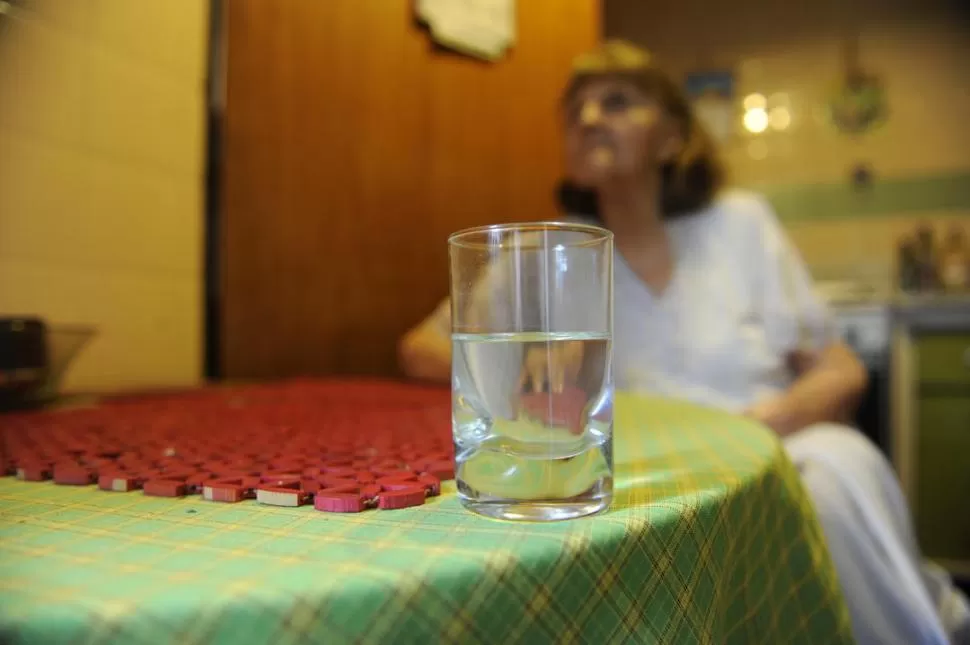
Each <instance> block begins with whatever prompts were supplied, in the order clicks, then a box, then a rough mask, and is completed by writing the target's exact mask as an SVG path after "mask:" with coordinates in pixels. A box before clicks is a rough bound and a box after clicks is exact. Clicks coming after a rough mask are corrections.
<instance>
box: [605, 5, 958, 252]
mask: <svg viewBox="0 0 970 645" xmlns="http://www.w3.org/2000/svg"><path fill="white" fill-rule="evenodd" d="M605 6H606V34H607V36H608V37H615V38H627V39H630V40H633V41H635V42H638V43H639V44H641V45H643V46H645V47H647V48H648V49H650V50H651V51H653V52H654V53H655V54H656V55H657V56H658V59H659V60H660V61H661V63H662V64H663V65H664V66H665V67H667V68H668V69H669V70H670V71H671V72H673V73H674V74H675V75H677V76H679V77H683V76H684V75H685V74H686V73H688V72H690V71H694V70H704V69H731V70H733V72H734V73H735V79H736V106H737V119H736V126H735V134H734V135H733V136H732V137H731V139H730V140H729V141H727V142H726V143H724V144H723V146H722V148H723V153H724V156H725V158H726V161H727V162H728V166H729V169H730V172H731V176H732V179H733V181H734V182H735V183H737V184H741V185H745V186H755V187H763V188H765V189H772V188H777V189H779V190H781V187H788V186H799V185H801V186H804V185H816V184H831V183H843V184H848V182H849V176H850V172H851V169H852V168H853V167H854V166H855V165H856V164H859V163H866V164H868V165H869V166H870V167H871V168H872V169H873V170H874V173H875V175H874V176H875V181H876V182H887V181H893V180H896V179H901V178H923V177H927V178H929V177H933V176H936V175H939V174H947V173H949V174H952V173H954V172H957V173H962V172H967V173H968V174H970V152H968V151H970V119H968V116H967V115H970V92H968V91H967V80H968V79H970V24H968V23H967V21H966V20H965V19H964V20H962V21H961V20H960V19H959V18H958V16H957V14H956V12H955V11H953V8H955V7H956V4H955V3H952V2H949V0H923V1H916V0H855V1H854V2H842V1H841V0H793V1H792V2H775V1H773V0H738V1H736V2H721V3H717V2H710V1H709V0H684V1H683V2H681V3H677V4H671V3H668V4H666V5H664V6H661V5H658V4H657V3H652V2H642V1H640V0H606V3H605ZM853 32H857V33H858V34H859V41H858V43H859V56H860V59H861V62H862V64H863V67H864V68H865V69H867V70H868V71H870V72H871V73H875V74H877V75H879V76H880V77H882V78H883V80H884V83H885V87H886V90H887V95H888V105H889V109H890V114H889V118H888V119H887V120H886V122H885V123H884V124H883V125H882V126H881V127H879V128H877V129H876V130H874V131H873V132H871V133H869V134H865V135H862V136H847V135H845V134H841V133H839V132H837V131H836V130H835V129H834V128H833V127H832V126H831V125H830V124H829V123H828V120H827V118H826V116H825V110H824V105H825V103H826V101H827V98H828V97H829V96H830V94H831V92H832V91H833V88H835V87H837V86H838V84H839V82H840V80H841V78H842V76H843V74H844V71H843V70H844V65H845V63H844V56H845V48H846V42H847V36H848V35H849V34H851V33H853ZM754 92H757V93H761V94H763V95H765V96H768V97H770V96H771V95H774V94H776V93H779V94H780V95H783V96H784V97H785V98H786V99H787V101H788V105H789V108H790V111H791V114H792V122H791V126H790V127H789V128H788V129H787V130H784V131H781V132H772V131H769V132H767V133H765V134H759V135H754V134H751V133H747V132H746V131H745V130H744V129H743V128H742V127H741V114H742V108H741V101H742V98H743V97H744V96H745V95H747V94H749V93H754ZM857 215H858V214H857V213H854V212H852V208H851V205H849V206H848V207H847V208H846V210H845V212H840V213H830V214H828V215H827V216H826V217H825V218H817V219H814V220H811V219H810V220H801V221H797V222H795V223H792V224H791V225H790V230H791V234H792V237H793V238H794V240H795V242H796V244H798V245H799V246H800V247H801V248H802V250H803V252H804V254H805V255H806V257H807V258H808V259H809V261H810V262H811V263H812V264H814V265H816V266H822V267H823V271H824V270H825V269H827V268H829V267H835V266H848V265H851V264H852V263H853V262H861V263H864V264H869V265H873V264H877V265H882V266H883V269H884V270H888V271H891V268H887V267H889V263H891V262H892V261H893V259H894V247H895V245H896V242H897V240H898V236H899V235H900V234H903V233H905V232H908V231H909V230H911V228H912V227H913V225H914V224H915V223H916V222H917V221H920V220H922V219H923V218H924V217H925V218H927V219H929V220H931V221H933V222H936V223H937V224H938V230H939V231H940V232H941V233H942V231H943V230H944V226H945V225H949V224H950V223H952V220H953V219H954V216H956V217H957V218H961V217H962V218H963V219H964V220H966V221H967V222H970V210H966V211H960V210H957V211H953V210H950V211H948V212H946V213H939V212H935V211H933V210H932V209H928V210H927V212H925V213H924V212H919V211H912V210H908V211H907V212H906V213H896V212H892V211H891V209H890V210H887V211H886V212H884V213H880V214H873V213H871V212H870V213H866V215H865V217H858V216H857ZM942 220H947V221H945V222H944V221H942ZM967 225H968V224H966V223H965V224H964V226H967Z"/></svg>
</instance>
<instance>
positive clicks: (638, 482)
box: [0, 396, 851, 645]
mask: <svg viewBox="0 0 970 645" xmlns="http://www.w3.org/2000/svg"><path fill="white" fill-rule="evenodd" d="M616 411H617V423H616V437H617V440H616V448H615V450H616V461H617V490H616V498H615V502H614V505H613V507H612V509H611V510H610V511H609V512H608V513H606V514H604V515H600V516H598V517H594V518H587V519H583V520H575V521H570V522H563V523H555V524H513V523H505V522H499V521H495V520H489V519H485V518H481V517H477V516H475V515H473V514H471V513H469V512H466V511H464V510H463V509H462V508H461V507H460V505H459V503H458V501H457V499H456V498H455V496H454V488H453V486H452V487H447V486H446V487H445V491H444V494H443V495H442V496H441V497H439V498H436V499H433V500H429V503H428V504H426V505H425V506H423V507H420V508H414V509H407V510H400V511H373V512H365V513H361V514H359V515H333V514H324V513H320V512H317V511H315V510H314V509H313V508H312V507H309V508H308V507H303V508H295V509H284V508H276V507H266V506H260V505H258V504H256V503H255V502H244V503H242V504H217V503H207V502H204V501H201V500H200V499H199V498H198V497H189V498H185V499H179V500H168V499H160V498H150V497H145V496H144V495H142V494H141V493H140V492H132V493H104V492H101V491H97V490H95V489H94V488H93V487H87V488H74V487H67V486H55V485H53V484H51V483H24V482H20V481H16V480H14V479H12V478H4V479H0V630H2V631H0V642H10V641H13V642H24V643H179V644H188V643H227V644H235V643H256V642H265V643H296V642H303V641H307V642H317V643H343V642H354V643H391V642H394V643H441V642H455V643H514V642H524V643H543V642H557V643H614V642H617V643H621V642H630V643H714V644H718V645H720V644H723V643H826V644H833V643H848V642H851V636H850V632H849V620H848V615H847V612H846V610H845V607H844V604H843V601H842V598H841V596H840V593H839V590H838V584H837V581H836V577H835V573H834V570H833V568H832V564H831V562H830V561H829V557H828V554H827V552H826V550H825V547H824V544H823V541H822V536H821V533H820V530H819V527H818V525H817V523H816V520H815V518H814V515H813V513H812V510H811V506H810V503H809V501H808V499H807V498H806V495H805V492H804V490H803V488H802V486H801V484H800V482H799V479H798V475H797V473H796V471H795V469H794V467H793V466H792V465H791V463H790V462H789V461H788V459H787V458H786V456H785V454H784V452H783V451H782V449H781V446H780V444H779V443H778V442H777V441H776V440H775V439H774V438H773V437H772V436H771V435H769V433H768V432H767V431H765V430H763V429H762V428H760V427H758V426H756V425H754V424H752V423H750V422H748V421H745V420H743V419H740V418H736V417H733V416H729V415H725V414H722V413H719V412H714V411H710V410H705V409H701V408H697V407H693V406H690V405H685V404H680V403H672V402H666V401H660V400H654V399H639V398H632V397H624V396H621V397H619V398H618V401H617V406H616Z"/></svg>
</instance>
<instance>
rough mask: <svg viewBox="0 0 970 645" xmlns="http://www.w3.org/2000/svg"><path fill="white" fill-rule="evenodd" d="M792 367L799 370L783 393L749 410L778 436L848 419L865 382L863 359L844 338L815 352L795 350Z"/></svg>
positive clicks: (863, 388)
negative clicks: (815, 353) (861, 359)
mask: <svg viewBox="0 0 970 645" xmlns="http://www.w3.org/2000/svg"><path fill="white" fill-rule="evenodd" d="M790 358H791V363H792V368H793V369H794V370H795V373H796V374H798V377H797V378H796V380H795V382H794V383H793V384H792V386H791V387H790V388H789V389H788V390H787V391H786V392H785V393H784V394H782V395H780V396H778V397H776V398H773V399H768V400H767V401H763V402H760V403H758V404H756V405H754V406H753V407H752V408H751V409H750V410H748V414H749V415H750V416H751V417H753V418H755V419H757V420H758V421H760V422H762V423H764V424H765V425H767V426H768V427H770V428H772V429H773V430H775V432H777V433H778V434H779V435H781V436H786V435H790V434H792V433H793V432H797V431H799V430H801V429H802V428H806V427H808V426H810V425H813V424H815V423H823V422H837V423H847V422H849V421H850V420H851V419H852V416H853V414H854V412H855V408H856V406H857V405H858V402H859V398H860V397H861V396H862V394H863V392H864V391H865V389H866V385H867V380H868V377H867V374H866V370H865V367H864V366H863V364H862V362H861V361H860V360H859V359H858V358H857V357H856V355H855V353H854V352H853V351H852V350H851V349H850V348H849V347H848V346H847V345H846V344H845V343H843V342H835V343H832V344H830V345H828V346H827V347H826V348H825V349H823V350H821V352H819V353H818V354H817V355H811V354H808V353H802V352H795V353H793V354H792V355H791V357H790Z"/></svg>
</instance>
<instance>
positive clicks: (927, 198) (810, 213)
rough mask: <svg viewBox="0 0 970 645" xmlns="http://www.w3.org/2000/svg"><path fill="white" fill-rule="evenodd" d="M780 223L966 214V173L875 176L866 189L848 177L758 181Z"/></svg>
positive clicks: (969, 199)
mask: <svg viewBox="0 0 970 645" xmlns="http://www.w3.org/2000/svg"><path fill="white" fill-rule="evenodd" d="M753 188H754V189H755V190H757V191H758V192H760V193H762V194H763V195H765V196H766V197H767V198H768V199H769V200H770V201H771V203H772V205H773V206H774V207H775V211H776V212H777V213H778V217H779V218H781V219H782V220H783V221H786V222H791V221H801V220H813V219H840V218H859V217H879V216H886V215H912V214H916V213H938V214H942V215H961V214H967V213H970V171H964V172H954V173H947V174H934V175H925V176H917V177H902V178H880V177H879V176H878V175H876V176H875V178H874V179H873V181H872V184H871V185H870V186H869V187H868V188H864V189H856V188H854V187H853V186H852V185H851V184H850V183H849V182H848V181H844V182H837V183H818V184H786V185H778V184H772V185H761V186H754V187H753Z"/></svg>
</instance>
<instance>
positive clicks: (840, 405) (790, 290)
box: [748, 200, 867, 435]
mask: <svg viewBox="0 0 970 645" xmlns="http://www.w3.org/2000/svg"><path fill="white" fill-rule="evenodd" d="M751 207H752V212H751V214H752V215H754V216H755V217H754V218H753V219H754V221H755V222H756V223H757V226H756V229H757V231H758V233H757V235H756V236H755V238H754V239H755V246H754V247H753V248H749V250H748V257H750V258H752V262H753V264H752V271H753V272H754V274H755V275H756V276H757V278H756V281H755V283H756V284H757V285H758V286H759V292H760V301H761V303H762V305H761V306H762V309H761V311H762V316H763V320H764V325H765V334H766V337H767V339H768V342H769V346H771V347H772V348H773V349H775V351H777V352H778V355H779V356H783V357H785V359H786V361H787V362H788V366H789V368H790V370H791V374H792V375H793V376H794V382H793V383H792V384H791V385H790V386H789V388H788V389H787V390H786V391H785V392H784V393H783V394H781V395H780V396H777V397H775V398H773V399H769V400H767V401H763V402H762V401H759V402H758V403H756V404H754V405H753V406H752V407H751V409H750V410H749V411H748V413H749V414H750V415H751V416H753V417H755V418H756V419H758V420H760V421H762V422H764V423H765V424H767V425H768V426H770V427H772V428H774V429H775V431H776V432H778V433H779V434H781V435H787V434H791V433H792V432H796V431H798V430H801V429H802V428H805V427H807V426H810V425H812V424H815V423H824V422H839V423H850V422H851V420H852V418H853V416H854V413H855V409H856V406H857V405H858V402H859V399H860V397H861V395H862V393H863V392H864V391H865V388H866V385H867V383H866V381H867V374H866V370H865V367H864V366H863V365H862V362H861V361H860V360H859V359H858V358H857V357H856V355H855V353H854V352H853V351H852V349H850V348H849V347H848V345H846V344H845V343H844V342H842V340H841V339H840V338H839V336H838V333H837V331H836V327H835V324H834V322H833V319H832V313H831V312H830V311H829V308H828V307H827V306H826V304H825V302H824V301H823V300H822V299H821V298H820V297H819V295H818V293H817V292H816V290H815V287H814V285H813V284H812V278H811V275H810V274H809V272H808V269H807V267H806V266H805V263H804V262H803V261H802V258H801V256H800V255H799V253H798V251H797V249H795V247H794V246H793V245H792V243H791V241H790V240H789V239H788V236H787V235H786V234H785V232H784V230H783V228H782V227H781V225H780V224H779V222H778V220H777V218H776V217H775V215H774V213H773V212H772V210H771V207H770V205H769V204H768V203H767V202H765V201H763V200H761V201H760V203H758V202H755V203H754V204H752V205H751Z"/></svg>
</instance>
